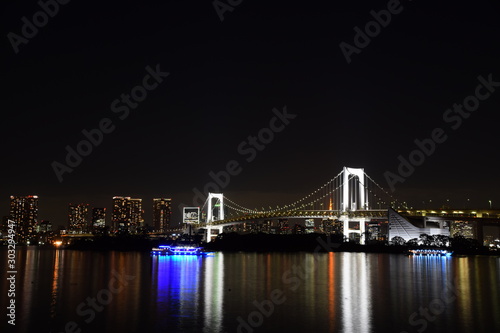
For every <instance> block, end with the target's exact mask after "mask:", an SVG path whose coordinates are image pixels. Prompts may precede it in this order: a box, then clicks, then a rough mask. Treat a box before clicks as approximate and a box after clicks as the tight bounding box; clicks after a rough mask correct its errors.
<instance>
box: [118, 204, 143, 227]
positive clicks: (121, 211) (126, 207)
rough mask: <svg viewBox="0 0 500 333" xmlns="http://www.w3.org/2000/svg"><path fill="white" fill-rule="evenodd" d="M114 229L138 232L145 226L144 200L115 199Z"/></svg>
mask: <svg viewBox="0 0 500 333" xmlns="http://www.w3.org/2000/svg"><path fill="white" fill-rule="evenodd" d="M112 222H113V227H114V228H115V229H116V230H130V231H136V230H137V228H138V227H142V226H143V224H144V210H143V209H142V199H134V198H131V197H113V217H112Z"/></svg>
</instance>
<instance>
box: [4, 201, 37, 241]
mask: <svg viewBox="0 0 500 333" xmlns="http://www.w3.org/2000/svg"><path fill="white" fill-rule="evenodd" d="M10 219H11V220H13V221H15V222H16V226H15V227H16V229H17V235H18V237H19V242H28V241H29V240H30V238H32V237H33V236H34V234H35V232H36V230H35V227H36V222H37V219H38V196H36V195H28V196H11V197H10Z"/></svg>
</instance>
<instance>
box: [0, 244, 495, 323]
mask: <svg viewBox="0 0 500 333" xmlns="http://www.w3.org/2000/svg"><path fill="white" fill-rule="evenodd" d="M5 253H6V252H1V251H0V267H4V265H5V264H6V262H5V260H6V257H7V256H6V255H5V256H3V254H5ZM2 265H3V266H2ZM18 271H19V274H18V275H17V279H18V280H17V286H18V290H17V298H16V302H17V311H18V326H17V328H18V331H20V332H22V331H25V332H30V331H40V332H49V331H51V330H52V331H54V332H62V331H64V326H65V324H66V323H67V322H68V321H75V322H76V323H77V324H78V325H79V327H80V328H82V331H83V332H90V331H92V332H113V331H117V330H119V331H120V332H137V331H147V332H165V331H168V332H192V331H198V332H200V331H204V332H235V331H236V330H237V328H238V324H239V322H238V321H237V318H238V317H241V318H243V319H244V320H245V321H247V322H248V316H249V315H251V314H252V313H253V314H254V318H257V317H255V313H256V311H257V307H256V305H255V304H264V303H265V302H266V301H267V300H269V299H270V295H271V293H272V292H273V291H274V290H276V289H279V290H281V291H282V292H283V297H284V298H286V300H285V302H284V303H282V304H275V305H274V306H273V308H272V311H271V312H272V313H271V314H270V315H269V316H262V318H263V320H262V324H259V325H258V326H257V327H251V329H252V330H253V331H254V332H255V333H258V332H266V331H282V330H286V331H287V332H304V331H314V332H346V333H348V332H379V331H384V332H401V331H407V332H417V331H418V330H419V329H423V328H424V326H423V325H424V324H423V322H422V321H420V322H418V323H416V320H414V321H413V322H411V321H410V316H411V315H412V314H414V313H417V316H418V317H415V318H417V319H419V318H420V315H418V311H420V308H426V307H429V306H430V305H432V304H437V303H439V302H441V301H442V300H445V298H444V296H443V292H447V293H448V294H447V295H448V296H450V299H452V301H450V302H449V303H446V306H445V308H443V311H442V312H440V313H439V314H437V315H436V316H433V317H435V318H434V319H433V320H432V321H430V320H428V321H427V323H425V325H426V326H425V332H443V331H454V332H469V331H476V332H493V331H500V318H499V314H500V297H499V295H500V290H499V285H500V259H498V258H494V257H466V258H441V257H407V256H403V255H388V254H365V253H323V254H318V255H313V254H312V253H264V254H258V253H226V254H222V253H217V254H215V255H214V256H212V257H197V256H170V257H169V256H160V257H157V256H150V255H149V254H147V253H133V252H131V253H124V252H105V253H102V252H80V251H67V250H39V249H36V248H29V249H27V248H20V249H19V251H18ZM113 272H121V273H124V274H125V273H126V274H128V275H130V276H133V279H132V280H131V281H130V282H129V283H128V284H127V285H126V286H125V288H124V289H123V291H121V292H120V293H118V294H116V295H114V296H113V300H112V301H111V302H110V303H109V304H108V305H106V306H105V307H104V310H103V311H101V312H97V313H96V318H95V320H93V321H92V322H90V323H88V324H87V323H86V322H85V321H84V319H85V318H82V317H80V316H79V315H78V313H77V312H76V308H77V306H78V305H79V304H81V303H82V302H83V301H85V300H86V299H87V298H88V297H95V296H96V295H97V294H98V293H99V291H100V290H102V289H105V288H107V287H108V285H109V282H110V281H111V280H112V279H113V276H114V275H113V274H114V273H113ZM291 281H293V283H292V282H291ZM292 286H294V287H296V288H292ZM7 290H8V286H7V283H6V281H5V280H3V281H0V292H2V294H5V293H6V291H7ZM455 296H456V297H455ZM263 302H264V303H263ZM436 302H437V303H436ZM441 303H442V304H444V303H443V302H441ZM0 306H2V307H3V306H7V303H6V298H1V299H0ZM5 324H6V323H5V321H4V322H2V323H1V325H0V329H2V332H3V331H4V330H3V328H4V327H5ZM241 331H242V332H246V331H247V330H245V329H243V330H241Z"/></svg>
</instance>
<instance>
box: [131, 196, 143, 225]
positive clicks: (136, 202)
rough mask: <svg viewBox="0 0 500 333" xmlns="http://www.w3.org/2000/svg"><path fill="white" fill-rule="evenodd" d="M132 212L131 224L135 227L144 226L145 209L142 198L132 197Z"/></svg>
mask: <svg viewBox="0 0 500 333" xmlns="http://www.w3.org/2000/svg"><path fill="white" fill-rule="evenodd" d="M130 202H131V205H130V208H131V212H130V216H131V218H130V224H131V226H132V227H134V228H139V227H143V226H144V210H142V199H130Z"/></svg>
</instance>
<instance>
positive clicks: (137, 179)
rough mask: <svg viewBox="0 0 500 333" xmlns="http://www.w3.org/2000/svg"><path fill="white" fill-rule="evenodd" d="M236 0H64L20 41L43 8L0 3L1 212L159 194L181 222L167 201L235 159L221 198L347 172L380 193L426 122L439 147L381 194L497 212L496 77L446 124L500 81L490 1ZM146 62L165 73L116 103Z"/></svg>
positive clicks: (495, 11) (286, 192) (423, 135)
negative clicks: (69, 159) (35, 199)
mask: <svg viewBox="0 0 500 333" xmlns="http://www.w3.org/2000/svg"><path fill="white" fill-rule="evenodd" d="M42 1H43V0H42ZM61 1H62V0H61ZM62 2H64V1H62ZM231 2H232V3H233V5H236V6H232V11H229V10H227V11H225V12H224V13H223V14H221V15H222V16H223V18H224V20H223V21H221V19H220V17H219V15H218V13H217V11H216V10H215V8H214V5H213V3H212V1H194V2H193V1H126V0H122V1H112V2H109V1H108V2H106V3H105V4H104V3H102V2H101V1H76V0H73V1H70V2H69V3H67V4H60V5H59V10H58V12H57V13H56V14H55V15H53V17H50V18H48V22H47V23H46V24H45V25H42V26H41V27H39V28H38V32H37V33H36V35H34V36H31V38H27V39H25V40H24V42H19V44H17V46H16V47H13V45H12V42H11V41H10V40H9V33H14V34H16V35H18V36H21V37H22V28H23V25H24V24H25V23H24V22H23V21H22V18H23V17H24V16H26V18H27V19H28V21H29V22H33V15H34V14H35V13H37V12H38V11H40V10H41V7H40V5H39V4H38V3H37V2H36V1H33V0H30V1H22V2H19V1H8V2H7V1H4V2H2V4H1V6H2V10H1V20H0V25H1V32H2V34H3V39H2V40H3V42H2V52H1V53H2V58H3V61H2V81H3V87H4V88H3V89H2V91H3V94H2V96H3V97H2V109H3V112H2V116H3V121H2V126H1V128H2V131H1V138H2V140H1V141H0V142H1V143H0V145H1V151H2V172H1V176H0V177H1V182H0V215H2V216H3V215H7V214H8V210H9V196H10V195H30V194H37V195H39V196H40V213H39V218H40V219H46V220H50V221H52V222H53V223H54V224H55V225H56V226H57V225H58V224H66V223H67V220H66V214H67V205H68V203H70V202H73V203H76V202H85V203H89V204H90V205H91V206H93V207H101V206H104V207H108V210H109V209H111V198H112V196H115V195H121V196H132V197H139V198H143V199H144V208H145V210H146V222H147V223H151V221H150V220H149V219H150V217H151V206H152V202H151V200H152V198H153V197H171V198H172V199H173V203H174V223H176V222H178V221H179V218H180V214H179V210H178V209H177V206H178V205H179V204H181V203H184V204H187V205H191V204H192V202H193V196H194V194H193V191H192V189H193V188H198V189H199V190H201V191H203V187H204V186H205V184H207V183H208V182H210V181H211V178H210V176H209V173H210V172H211V171H213V172H218V171H220V170H224V169H225V168H226V164H227V163H228V162H229V161H231V160H236V161H238V163H239V166H240V168H241V170H240V172H239V174H238V175H236V176H232V177H231V179H230V182H229V184H228V185H227V186H225V187H224V188H223V189H222V191H223V192H224V193H225V194H226V195H227V196H228V197H230V198H231V199H233V200H234V201H236V202H238V203H241V204H243V205H246V206H249V207H251V208H253V207H262V206H266V207H267V206H270V205H271V206H276V205H277V204H286V203H289V202H290V201H294V200H295V199H299V198H300V197H302V196H303V195H305V194H308V193H309V192H311V191H313V190H315V189H316V188H318V187H319V186H321V185H322V184H324V183H325V182H326V181H327V180H329V179H331V178H333V177H334V176H335V175H337V174H338V173H339V172H340V170H341V168H342V167H343V166H351V167H364V168H365V171H366V172H367V173H368V174H369V175H370V176H371V177H372V178H374V179H375V180H376V181H377V182H379V183H380V184H381V185H382V186H383V187H385V188H387V189H388V188H389V185H388V183H387V181H386V177H385V176H384V173H385V172H387V171H389V172H392V173H394V174H397V173H398V165H399V163H400V162H399V160H398V156H399V155H402V156H404V157H405V158H408V156H409V155H410V153H411V152H412V151H413V150H415V149H416V145H415V143H414V140H416V139H418V140H424V139H428V138H430V137H431V136H432V135H431V133H432V131H433V130H434V129H435V128H442V129H443V130H444V132H445V134H444V135H446V137H447V139H446V141H444V142H443V143H437V144H436V147H435V151H434V152H433V153H432V154H430V156H425V161H423V163H422V164H421V165H419V166H417V167H415V171H414V172H413V173H412V174H411V175H410V176H408V177H405V179H406V180H405V182H404V183H400V182H399V183H397V184H396V185H395V191H394V193H393V195H394V196H395V197H397V198H399V199H400V200H406V201H408V202H409V203H410V205H412V206H415V207H419V206H422V201H427V202H428V201H429V200H432V202H433V203H436V204H435V205H434V206H435V207H438V206H439V205H441V204H442V203H444V202H445V201H446V199H449V200H450V202H451V206H452V207H457V208H461V207H464V203H465V202H466V200H467V198H469V199H470V201H471V206H474V207H476V208H486V207H488V200H492V201H493V206H494V208H495V206H496V207H499V206H500V195H499V192H498V188H499V186H500V178H499V177H498V173H497V172H498V170H499V167H498V162H499V160H500V156H499V153H498V148H497V147H498V145H499V143H500V138H499V134H498V120H499V119H500V117H499V112H500V86H499V85H500V83H496V85H497V86H498V87H497V88H495V86H494V85H495V83H493V84H492V85H490V89H491V90H492V91H488V89H487V88H484V87H483V88H481V89H480V93H481V94H482V96H484V95H486V94H487V93H489V96H488V97H487V98H484V100H482V101H480V102H479V107H478V108H477V110H476V111H474V112H470V116H469V114H468V113H467V118H464V117H461V116H460V117H461V118H460V119H462V120H460V121H461V123H458V121H459V120H457V119H458V118H456V117H458V113H453V116H454V117H455V118H453V119H454V120H452V118H448V121H445V120H444V118H443V116H444V115H445V114H446V110H447V109H450V108H453V104H454V103H457V104H462V103H463V102H464V99H466V98H467V97H468V96H474V94H475V91H476V87H477V86H478V84H480V81H479V80H478V77H479V76H482V77H483V78H484V79H485V80H488V76H490V75H491V80H492V81H494V82H500V47H499V32H500V20H499V19H498V18H499V14H500V4H498V2H494V1H475V2H456V1H453V2H452V1H446V2H444V3H441V2H440V3H436V2H433V1H402V2H401V4H400V5H399V6H397V5H396V4H395V3H394V2H388V1H385V0H384V1H369V2H368V1H367V2H362V1H355V2H342V3H337V2H331V1H330V2H326V1H325V2H313V3H311V2H303V1H296V2H291V1H272V2H269V1H258V0H252V1H250V0H245V1H236V0H233V1H231ZM220 3H221V4H222V5H221V6H224V4H227V3H228V2H226V1H223V0H221V1H220ZM388 4H389V7H390V8H391V9H393V10H394V11H397V12H398V13H396V14H394V13H393V14H391V19H390V22H389V23H388V24H385V25H386V27H381V28H380V31H379V32H378V31H375V30H372V32H371V34H372V35H373V37H369V38H370V41H369V43H368V42H367V41H366V40H365V44H367V45H362V46H364V47H359V48H358V49H357V51H356V52H352V53H351V54H350V60H351V61H350V63H348V61H347V60H346V57H345V55H344V54H343V52H342V49H341V47H340V44H341V43H342V42H345V43H348V44H350V45H351V46H352V47H354V46H355V41H354V38H355V35H356V34H357V33H356V31H355V30H354V28H355V27H359V28H360V29H361V30H362V31H364V29H365V25H366V24H367V23H368V22H370V21H373V20H374V17H373V16H372V14H370V12H371V11H372V10H373V11H375V12H379V11H381V10H387V8H388ZM226 6H227V5H226ZM37 18H38V19H40V20H43V15H42V16H40V15H38V16H37ZM42 23H44V22H42ZM375 27H376V26H375ZM372 28H373V25H372ZM25 30H29V29H25ZM25 32H26V31H25ZM27 32H28V33H29V31H27ZM10 36H11V37H12V34H11V35H10ZM11 39H12V38H11ZM358 44H360V41H359V40H358ZM344 45H346V44H344ZM360 45H361V44H360ZM15 48H18V52H17V53H16V52H15ZM148 66H149V68H150V70H149V71H155V70H156V68H157V67H158V68H159V70H160V71H161V72H168V73H169V75H168V76H167V75H166V74H162V75H163V77H160V78H159V81H162V82H161V83H158V82H156V81H154V79H150V80H149V81H147V84H149V86H150V87H152V86H155V88H153V89H151V90H149V91H147V96H145V98H144V99H143V100H142V101H141V102H139V103H137V105H135V104H132V105H134V108H132V107H127V106H126V105H127V104H126V103H125V102H122V101H121V96H122V94H124V95H127V94H128V95H130V94H131V91H132V90H133V88H134V87H136V86H142V85H143V79H144V77H145V76H146V75H147V74H148V73H149V72H148V70H147V69H146V67H148ZM155 82H156V83H158V84H154V83H155ZM140 89H142V88H138V89H136V90H135V92H138V94H139V93H140V92H141V91H145V90H140ZM495 89H496V91H493V90H495ZM137 96H139V95H137ZM140 97H141V98H142V97H144V96H140ZM117 99H118V102H117V104H115V107H113V106H112V104H113V102H114V101H115V100H117ZM468 100H469V101H471V100H473V99H470V98H469V99H468ZM131 103H133V102H131ZM471 103H472V102H471ZM120 107H121V109H118V108H120ZM284 107H286V110H287V112H288V114H289V115H290V119H288V122H289V123H288V124H287V125H286V126H284V128H283V127H280V129H281V128H283V129H282V130H281V131H280V132H277V133H274V135H273V136H274V137H273V138H272V140H270V142H269V143H267V144H266V145H265V148H263V149H262V150H261V151H257V154H256V155H255V156H253V154H252V155H251V154H250V153H247V154H241V153H240V152H239V150H238V147H239V146H240V145H241V144H243V149H244V148H248V147H250V146H249V145H247V144H245V143H244V142H245V141H247V142H248V140H249V139H248V136H255V135H257V134H258V133H259V131H261V129H263V128H266V127H269V126H270V121H271V119H272V118H273V117H274V116H275V113H273V109H276V110H277V111H275V112H283V109H284ZM127 109H128V111H125V110H127ZM118 110H120V111H118ZM126 112H128V113H126ZM450 112H451V111H450ZM464 114H465V113H464ZM292 115H296V116H295V118H293V119H292V117H293V116H292ZM448 116H449V117H451V116H452V115H451V114H448ZM120 117H121V118H122V119H120ZM106 118H107V119H109V122H108V126H113V128H114V130H113V131H111V132H110V133H107V134H104V135H103V138H102V142H101V143H100V144H99V145H98V146H94V147H93V148H92V152H91V153H90V154H88V156H85V157H83V158H82V161H81V162H80V164H79V165H78V166H76V167H74V168H72V169H73V171H72V172H71V173H64V174H63V175H62V182H60V181H59V180H58V177H57V175H56V173H55V172H54V170H53V166H52V164H53V163H54V161H57V162H59V163H61V164H66V163H65V158H66V154H67V151H66V146H70V147H72V148H73V149H76V147H77V145H78V143H79V142H80V141H81V140H84V139H85V136H84V135H83V134H82V131H83V130H87V131H91V130H93V129H96V128H99V124H100V122H101V121H102V120H103V119H106ZM276 124H278V125H280V124H281V123H276ZM280 126H281V125H280ZM453 127H455V128H453ZM264 132H265V133H267V134H269V131H264ZM264 132H263V133H264ZM263 135H265V134H263ZM266 139H268V137H266ZM245 145H246V146H245ZM240 148H241V147H240ZM240 151H241V149H240ZM250 157H253V158H250ZM247 159H248V160H251V161H247ZM107 223H109V216H108V222H107Z"/></svg>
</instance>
